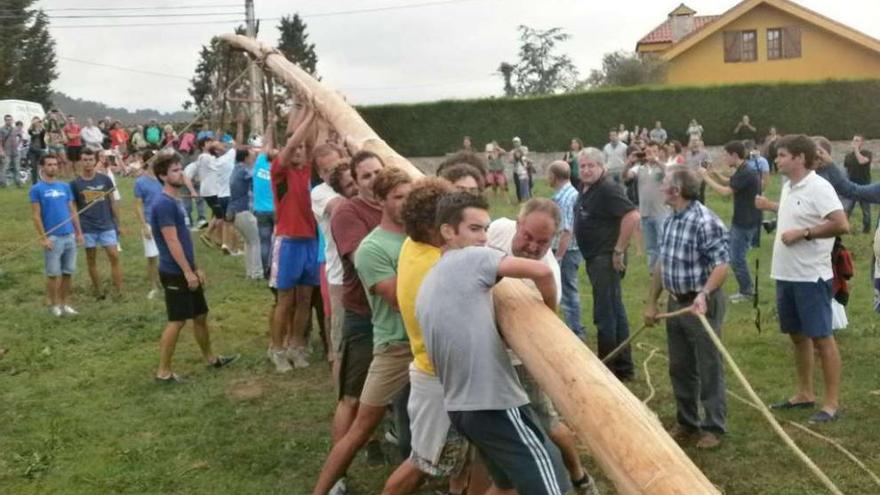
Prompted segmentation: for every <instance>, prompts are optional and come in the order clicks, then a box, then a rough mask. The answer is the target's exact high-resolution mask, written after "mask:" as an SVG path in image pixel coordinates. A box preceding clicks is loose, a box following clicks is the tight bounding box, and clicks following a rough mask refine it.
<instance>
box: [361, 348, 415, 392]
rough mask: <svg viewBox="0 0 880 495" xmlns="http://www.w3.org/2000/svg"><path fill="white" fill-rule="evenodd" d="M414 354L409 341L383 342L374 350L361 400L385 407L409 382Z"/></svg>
mask: <svg viewBox="0 0 880 495" xmlns="http://www.w3.org/2000/svg"><path fill="white" fill-rule="evenodd" d="M412 360H413V355H412V350H411V349H410V347H409V342H395V343H393V344H383V345H381V346H379V347H377V348H375V349H374V351H373V362H372V363H370V370H369V371H368V372H367V381H366V382H364V390H363V391H362V392H361V402H362V403H363V404H367V405H368V406H378V407H383V406H387V405H389V404H391V401H392V399H394V396H395V395H397V393H398V392H400V391H401V390H403V389H404V387H406V386H407V384H409V364H410V363H412Z"/></svg>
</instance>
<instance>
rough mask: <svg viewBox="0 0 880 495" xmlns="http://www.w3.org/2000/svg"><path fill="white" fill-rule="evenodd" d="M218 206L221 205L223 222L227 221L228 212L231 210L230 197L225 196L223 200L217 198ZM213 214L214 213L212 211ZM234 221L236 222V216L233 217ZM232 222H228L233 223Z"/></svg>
mask: <svg viewBox="0 0 880 495" xmlns="http://www.w3.org/2000/svg"><path fill="white" fill-rule="evenodd" d="M217 204H219V205H220V213H221V216H220V218H222V219H223V220H226V210H228V209H229V196H224V197H222V198H220V197H218V198H217ZM212 213H213V211H212ZM232 220H235V215H233V216H232ZM232 220H226V221H227V222H231V221H232Z"/></svg>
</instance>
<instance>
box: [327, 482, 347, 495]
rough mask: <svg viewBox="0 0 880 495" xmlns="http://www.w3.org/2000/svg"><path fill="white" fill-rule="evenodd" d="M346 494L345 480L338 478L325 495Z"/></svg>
mask: <svg viewBox="0 0 880 495" xmlns="http://www.w3.org/2000/svg"><path fill="white" fill-rule="evenodd" d="M346 493H348V488H347V487H346V486H345V478H339V480H338V481H337V482H336V484H334V485H333V487H332V488H330V491H329V492H327V495H345V494H346Z"/></svg>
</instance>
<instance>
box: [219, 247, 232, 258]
mask: <svg viewBox="0 0 880 495" xmlns="http://www.w3.org/2000/svg"><path fill="white" fill-rule="evenodd" d="M220 250H221V251H223V254H225V255H227V256H228V255H230V254H232V250H231V249H229V246H227V245H226V244H224V245H222V246H220Z"/></svg>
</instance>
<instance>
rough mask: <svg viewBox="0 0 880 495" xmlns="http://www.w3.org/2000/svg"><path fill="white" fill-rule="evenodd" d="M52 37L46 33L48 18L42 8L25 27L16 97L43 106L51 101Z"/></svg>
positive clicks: (53, 73) (53, 50) (53, 59)
mask: <svg viewBox="0 0 880 495" xmlns="http://www.w3.org/2000/svg"><path fill="white" fill-rule="evenodd" d="M56 64H57V60H56V57H55V40H54V39H52V35H51V34H49V17H48V16H47V15H46V13H45V12H43V11H42V10H38V11H37V13H36V15H35V16H34V23H33V25H31V26H30V27H29V28H28V29H27V33H26V37H25V41H24V45H23V48H22V54H21V62H20V65H19V70H18V84H19V87H20V89H21V93H20V95H21V96H20V97H21V98H22V99H25V100H28V101H35V102H37V103H41V104H42V105H44V106H50V105H51V104H52V81H54V80H55V79H56V78H57V77H58V71H57V70H56Z"/></svg>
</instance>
